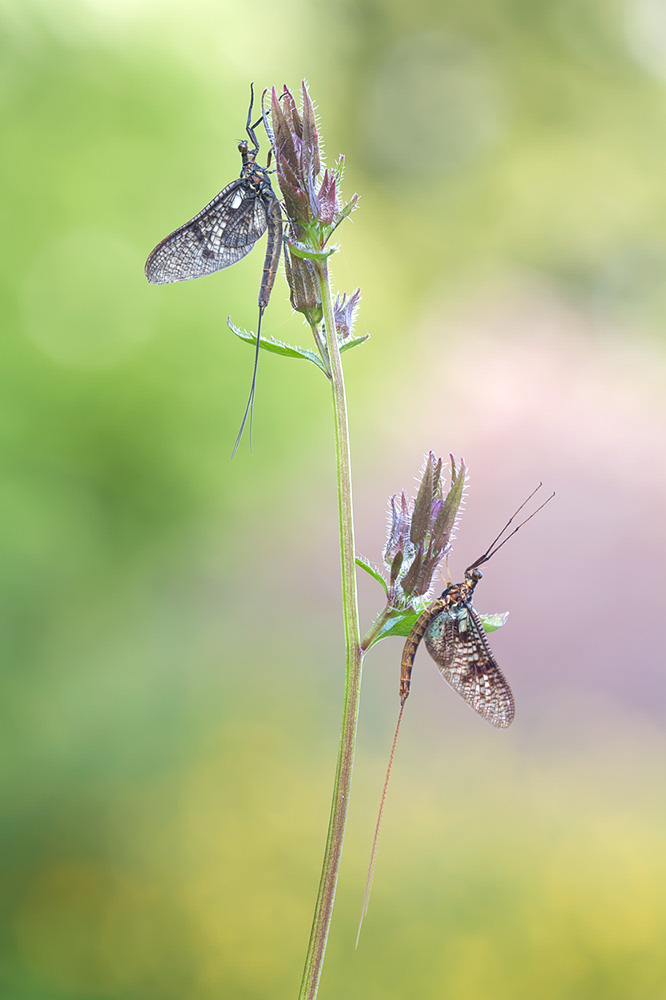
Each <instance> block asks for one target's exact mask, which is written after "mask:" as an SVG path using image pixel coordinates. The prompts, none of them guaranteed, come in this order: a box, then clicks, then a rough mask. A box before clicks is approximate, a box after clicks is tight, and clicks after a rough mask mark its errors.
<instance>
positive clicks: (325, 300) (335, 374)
mask: <svg viewBox="0 0 666 1000" xmlns="http://www.w3.org/2000/svg"><path fill="white" fill-rule="evenodd" d="M314 267H315V270H316V272H317V277H318V280H319V287H320V290H321V298H322V308H323V313H324V326H325V329H326V341H327V345H328V353H329V357H330V361H331V375H332V378H331V386H332V391H333V415H334V423H335V454H336V463H337V479H338V518H339V526H340V561H341V569H342V613H343V619H344V632H345V696H344V707H343V715H342V732H341V734H340V748H339V751H338V763H337V768H336V772H335V784H334V786H333V801H332V803H331V817H330V820H329V826H328V836H327V838H326V849H325V851H324V861H323V865H322V871H321V879H320V882H319V892H318V894H317V902H316V904H315V912H314V918H313V921H312V931H311V933H310V943H309V945H308V953H307V957H306V959H305V969H304V971H303V980H302V982H301V990H300V993H299V1000H314V998H315V997H316V996H317V991H318V989H319V979H320V977H321V971H322V967H323V964H324V955H325V952H326V942H327V939H328V931H329V928H330V926H331V917H332V915H333V903H334V901H335V890H336V888H337V884H338V875H339V873H340V862H341V859H342V845H343V841H344V835H345V827H346V825H347V812H348V809H349V793H350V790H351V778H352V769H353V766H354V749H355V746H356V725H357V721H358V710H359V703H360V698H361V668H362V665H363V654H362V652H361V646H360V639H359V624H358V602H357V596H356V566H355V563H354V556H355V545H354V518H353V510H352V483H351V459H350V453H349V427H348V423H347V403H346V399H345V385H344V378H343V374H342V361H341V358H340V349H339V346H338V337H337V333H336V329H335V320H334V314H333V299H332V296H331V287H330V282H329V276H328V266H327V262H326V260H320V261H317V262H316V263H315V264H314Z"/></svg>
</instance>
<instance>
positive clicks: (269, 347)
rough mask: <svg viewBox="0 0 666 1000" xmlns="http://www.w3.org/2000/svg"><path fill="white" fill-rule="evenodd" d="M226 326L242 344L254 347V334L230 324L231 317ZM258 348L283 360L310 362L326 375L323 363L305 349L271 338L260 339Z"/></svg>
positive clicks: (312, 352) (315, 354)
mask: <svg viewBox="0 0 666 1000" xmlns="http://www.w3.org/2000/svg"><path fill="white" fill-rule="evenodd" d="M227 326H228V327H229V329H230V330H231V331H232V332H233V333H235V334H236V336H237V337H238V338H239V339H240V340H242V341H243V342H244V343H246V344H252V345H256V343H257V335H256V333H252V332H250V331H248V330H241V329H240V327H237V326H235V325H234V323H232V322H231V317H228V318H227ZM259 347H260V349H261V350H262V351H268V352H269V353H270V354H280V355H281V356H282V357H283V358H299V359H301V360H302V361H311V362H312V364H313V365H316V366H317V368H320V369H321V370H322V371H323V373H324V375H326V368H325V366H324V362H323V361H322V359H321V358H320V356H319V355H318V354H317V353H316V352H315V351H309V350H308V349H307V348H305V347H293V346H292V345H291V344H283V343H282V341H281V340H275V339H274V338H273V337H271V339H270V340H268V339H267V338H266V337H262V338H261V339H260V341H259Z"/></svg>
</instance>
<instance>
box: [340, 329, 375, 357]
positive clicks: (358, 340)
mask: <svg viewBox="0 0 666 1000" xmlns="http://www.w3.org/2000/svg"><path fill="white" fill-rule="evenodd" d="M369 338H370V334H369V333H364V334H363V336H362V337H354V338H353V339H352V340H344V341H343V342H342V343H341V344H340V354H342V352H343V351H348V350H350V348H352V347H358V345H359V344H363V343H364V342H365V341H366V340H369Z"/></svg>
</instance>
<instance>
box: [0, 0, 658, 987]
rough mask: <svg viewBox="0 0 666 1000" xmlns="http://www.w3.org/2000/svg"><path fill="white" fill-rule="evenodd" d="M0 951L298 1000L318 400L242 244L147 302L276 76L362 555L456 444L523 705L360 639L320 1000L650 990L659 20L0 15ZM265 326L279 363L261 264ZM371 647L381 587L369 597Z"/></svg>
mask: <svg viewBox="0 0 666 1000" xmlns="http://www.w3.org/2000/svg"><path fill="white" fill-rule="evenodd" d="M0 12H1V13H0V17H1V19H2V30H1V32H0V38H1V41H0V45H1V47H2V58H1V60H0V115H1V118H2V133H3V156H2V160H1V161H0V171H1V175H2V194H3V198H2V201H3V206H4V213H3V215H4V221H3V226H2V241H1V245H2V251H1V252H2V270H1V277H0V300H1V302H2V316H3V321H2V330H3V337H2V344H3V350H2V365H1V366H0V380H1V381H2V420H1V422H0V426H1V428H2V477H1V480H0V498H1V500H0V509H1V510H2V517H1V518H0V546H1V549H2V551H1V559H0V566H1V567H2V571H1V584H0V585H1V587H2V595H1V599H0V607H1V609H2V615H3V619H4V623H3V628H2V639H3V647H4V649H3V657H2V661H3V697H2V702H1V704H2V717H3V718H2V739H3V753H2V825H1V828H2V851H1V858H2V862H1V863H2V867H3V872H2V904H1V912H2V933H1V934H0V953H1V957H0V970H1V971H0V993H1V995H2V996H3V997H7V998H9V1000H79V998H81V1000H83V998H85V1000H93V998H110V1000H151V998H155V1000H158V998H159V1000H172V998H173V1000H213V998H216V1000H217V998H219V997H233V998H234V1000H254V998H257V1000H259V998H262V1000H264V998H266V997H268V996H270V997H293V996H295V995H296V992H297V987H298V982H299V980H300V974H301V968H302V963H303V959H304V955H305V947H306V943H307V937H308V934H309V927H310V920H311V914H312V908H313V904H314V896H315V892H316V886H317V881H318V873H319V865H320V861H321V855H322V851H323V843H324V837H325V830H326V825H327V818H328V808H329V797H330V791H331V785H332V779H333V771H334V762H335V754H336V747H337V738H338V726H339V716H340V710H341V701H342V680H343V677H342V641H341V622H340V610H339V570H338V557H337V550H336V544H337V527H336V523H335V515H336V499H335V484H334V478H333V472H332V462H333V445H332V427H331V413H330V404H329V398H328V389H327V385H326V383H325V381H324V380H323V379H322V378H321V376H320V375H319V373H318V372H317V371H316V370H315V369H314V368H313V367H310V368H308V367H307V366H306V365H304V364H300V363H298V364H297V363H287V362H285V361H284V360H282V359H280V358H275V357H273V356H269V355H263V356H262V358H261V364H260V371H259V385H258V397H257V406H256V410H255V435H254V455H253V456H252V457H250V455H249V453H248V447H247V442H244V443H243V446H242V447H241V450H240V452H239V454H238V455H237V457H236V459H235V460H234V462H233V463H232V462H230V451H231V447H232V444H233V441H234V438H235V435H236V431H237V428H238V424H239V422H240V417H241V414H242V411H243V407H244V405H245V400H246V395H247V391H248V387H249V378H250V371H251V361H252V355H251V352H250V351H249V350H248V348H247V347H246V346H245V345H244V344H242V343H240V342H239V341H237V340H236V339H235V338H234V337H233V336H232V335H231V333H230V332H229V330H228V329H227V327H226V317H227V315H229V314H231V315H232V317H233V318H234V320H235V321H236V322H237V323H238V324H240V325H242V326H246V327H252V328H253V327H254V324H255V322H256V314H257V307H256V297H257V291H258V283H259V278H260V272H261V264H262V255H263V250H262V249H260V248H259V247H258V248H257V249H256V250H255V252H254V253H253V254H250V255H249V256H248V257H247V258H246V259H245V260H244V261H243V262H241V263H240V264H238V265H237V266H235V267H234V268H233V270H230V271H225V272H222V273H221V274H218V275H215V276H213V277H210V278H206V279H205V280H201V281H197V282H189V283H188V282H186V283H183V284H181V285H172V286H164V287H151V286H149V285H148V283H147V282H146V281H145V278H144V276H143V263H144V260H145V257H146V255H147V253H148V252H149V250H150V249H151V248H152V246H153V245H154V244H155V243H156V242H158V240H159V239H161V238H162V237H163V236H164V235H165V234H166V233H167V232H169V231H170V230H171V229H173V228H174V227H176V226H177V225H179V224H181V223H182V222H184V221H185V220H186V219H188V218H190V217H191V216H192V215H193V214H195V213H196V212H197V211H199V209H200V208H201V207H202V206H203V205H204V204H205V203H206V202H207V201H208V200H209V199H210V198H211V197H212V196H213V195H214V194H215V193H216V192H217V191H218V190H220V189H221V188H222V187H223V186H224V185H225V184H227V183H228V182H229V181H230V180H232V179H233V178H235V177H236V176H237V175H238V171H239V157H238V153H237V150H236V142H237V141H238V139H239V138H242V137H243V129H244V124H245V115H246V109H247V101H248V90H249V83H250V81H251V80H254V81H255V84H256V86H257V87H258V88H259V90H261V89H262V88H263V87H264V86H269V85H272V84H275V85H276V86H278V87H279V86H281V85H282V84H283V83H285V82H286V83H287V84H289V85H290V86H291V87H292V88H294V89H296V88H298V86H299V84H300V80H301V79H302V78H303V77H306V78H307V79H308V80H309V82H310V87H311V93H312V95H313V98H314V99H315V101H316V103H317V105H318V107H319V112H320V115H321V127H322V134H323V138H324V142H325V145H326V149H327V151H328V154H329V157H330V159H331V160H332V159H334V158H335V157H336V156H337V154H338V153H339V152H344V153H345V155H346V158H347V174H346V177H345V194H346V195H347V197H350V196H351V194H352V193H353V192H354V191H358V192H359V193H360V194H361V201H360V205H359V209H358V211H357V212H356V213H355V215H354V217H353V223H346V224H345V226H344V229H343V230H341V232H340V241H339V242H340V243H341V244H342V253H341V254H339V255H338V256H337V257H336V258H335V260H334V262H333V269H334V277H335V280H336V283H337V286H338V287H339V288H340V289H341V290H346V291H347V292H352V291H353V290H354V288H355V287H356V286H357V285H360V286H361V288H362V291H363V296H364V299H363V307H362V311H361V314H360V317H359V324H358V330H359V331H360V332H366V331H367V332H369V333H370V334H371V339H370V341H369V342H368V343H367V344H365V345H364V346H363V347H362V348H360V349H358V350H356V351H353V352H351V353H350V354H348V355H346V356H345V357H346V371H347V378H348V395H349V405H350V419H351V431H352V445H353V459H354V469H355V491H356V497H355V498H356V510H357V533H358V539H357V540H358V545H359V549H360V550H361V551H362V552H363V553H364V555H366V556H367V557H368V558H370V559H371V560H373V561H378V560H379V558H380V553H381V549H382V546H383V540H384V530H385V511H386V502H387V498H388V496H389V495H390V494H391V493H393V492H395V491H397V490H399V489H401V488H403V487H405V488H407V489H408V490H412V489H413V485H414V477H415V476H416V474H417V472H418V470H419V467H420V465H421V463H422V458H423V455H424V453H425V452H427V450H428V449H430V448H432V449H433V450H434V451H435V452H437V453H438V454H444V455H446V454H448V452H450V451H451V452H454V453H455V454H456V455H458V456H459V455H463V456H464V457H465V459H466V460H467V463H468V465H469V467H470V470H471V486H470V491H469V495H468V502H467V511H466V513H465V516H464V518H463V522H462V525H461V528H460V532H459V539H458V542H457V544H456V547H455V549H454V553H453V556H452V559H451V569H452V573H453V575H454V577H460V576H461V575H462V571H463V570H464V567H465V566H466V565H467V564H468V563H469V562H470V561H471V560H472V559H473V558H475V557H476V556H478V555H479V553H480V552H482V551H483V550H484V549H485V548H486V546H487V544H488V542H489V541H490V539H491V538H492V537H493V536H494V534H495V533H496V532H497V531H498V530H499V528H500V527H501V525H502V523H503V522H504V521H505V520H506V518H507V517H508V516H509V514H510V513H511V512H512V511H513V510H514V509H515V507H516V506H517V504H518V503H519V502H520V501H521V500H522V499H523V498H524V497H525V496H526V495H527V494H528V493H529V492H530V490H531V489H532V488H533V487H534V485H536V483H537V482H538V481H539V480H543V481H544V484H545V486H546V487H547V489H548V490H549V491H550V490H551V489H555V490H557V498H556V500H555V501H553V503H552V504H550V505H549V507H548V508H547V509H546V510H545V511H544V512H543V513H542V514H540V515H539V517H538V518H537V519H535V520H534V521H532V522H531V524H530V526H529V528H526V529H525V530H524V531H523V532H521V533H520V535H519V536H518V537H517V538H516V539H515V540H514V541H512V542H511V544H510V545H509V546H507V547H506V548H505V549H503V551H502V553H501V554H500V555H498V557H497V559H496V560H494V561H493V563H492V564H491V565H490V566H488V568H487V571H486V574H485V578H484V581H483V584H482V585H481V586H480V587H479V590H478V592H477V605H478V607H479V608H480V610H482V611H502V610H507V609H508V610H510V611H511V617H510V619H509V623H508V625H507V626H506V628H505V629H503V630H502V631H501V632H499V633H497V634H496V635H494V636H493V646H494V649H495V651H496V654H497V657H498V659H499V661H500V663H501V664H502V666H503V668H504V670H505V672H506V674H507V676H508V678H509V680H510V682H511V684H512V686H513V689H514V693H515V696H516V702H517V716H516V722H515V723H514V726H513V727H512V728H511V730H509V731H508V732H496V731H494V730H492V729H491V728H490V727H488V726H484V724H483V723H482V722H481V720H479V719H478V718H477V717H476V716H474V714H473V713H472V712H470V711H468V709H467V708H465V706H464V705H463V704H462V703H461V702H459V700H458V699H456V698H455V697H454V696H453V695H452V694H451V693H450V692H449V691H448V689H447V688H446V687H445V685H443V684H442V682H441V680H440V678H439V677H438V675H437V671H436V669H434V667H433V664H432V663H431V662H430V661H429V659H428V657H427V655H426V654H425V653H421V655H420V656H419V659H418V661H417V667H416V670H415V674H414V687H413V694H412V697H411V698H410V702H409V705H408V711H407V712H406V716H405V724H404V726H403V731H402V734H401V740H400V744H399V748H398V755H397V758H396V765H395V770H394V776H393V780H392V786H391V790H390V795H389V799H388V804H387V809H386V816H385V824H384V831H383V836H382V841H381V845H380V852H379V860H378V865H377V872H376V877H375V883H374V892H373V897H372V900H371V902H370V909H369V912H368V916H367V919H366V923H365V926H364V929H363V935H362V938H361V944H360V947H359V949H358V951H356V952H355V951H354V948H353V942H354V936H355V928H356V922H357V919H358V916H359V910H360V904H361V897H362V893H363V884H364V878H365V868H366V865H367V860H368V853H369V848H370V841H371V836H372V830H373V827H374V818H375V812H376V808H377V805H378V799H379V794H380V789H381V782H382V780H383V773H384V767H385V761H386V757H387V754H388V749H389V746H390V740H391V736H392V730H393V725H394V723H395V718H396V715H397V708H398V697H397V688H398V672H399V656H400V643H399V641H398V640H388V641H386V642H385V643H383V644H382V645H381V646H380V647H379V648H378V649H377V650H375V651H373V653H372V654H371V656H369V657H368V660H367V664H366V674H365V679H364V684H365V687H364V698H363V705H362V713H361V720H360V729H359V748H358V753H357V768H356V776H355V785H354V790H353V798H352V806H351V815H350V823H349V829H348V836H347V843H346V851H345V858H344V865H343V871H342V877H341V882H340V888H339V892H338V899H337V907H336V913H335V918H334V923H333V928H332V932H331V936H330V941H329V953H328V960H327V965H326V967H325V970H324V975H323V979H322V986H321V996H322V998H329V997H331V998H332V997H346V998H365V1000H367V998H389V997H396V998H397V997H414V996H418V997H420V998H440V997H449V996H451V997H454V996H455V997H457V998H463V1000H477V998H479V1000H481V998H484V1000H485V998H489V997H493V998H494V1000H501V998H504V997H506V998H509V997H515V996H517V995H523V996H525V995H528V996H538V997H539V998H546V1000H550V998H554V1000H560V998H562V1000H564V998H567V1000H570V998H578V997H585V998H593V997H603V998H604V1000H615V998H618V1000H620V998H631V1000H657V998H664V997H666V953H665V951H664V947H663V942H664V938H665V934H666V892H665V888H666V879H665V875H666V872H665V868H666V860H665V857H666V855H665V853H664V837H665V836H666V809H665V803H664V794H663V775H664V763H665V757H666V740H665V738H664V713H665V710H666V697H665V695H666V675H665V673H664V654H663V637H662V636H663V627H662V622H663V609H664V600H665V598H666V592H665V587H664V582H663V579H664V557H665V556H666V529H665V527H664V524H665V519H664V509H665V505H666V472H665V466H664V458H665V451H666V449H665V446H664V442H665V430H666V401H665V399H666V397H665V392H664V389H665V387H666V377H665V376H666V353H665V350H664V329H665V325H666V280H665V279H666V185H665V184H664V161H665V160H666V90H665V86H666V13H665V11H664V7H663V5H662V4H660V3H658V2H654V0H626V2H620V0H617V2H615V0H557V2H553V0H547V2H546V0H532V2H531V3H524V2H518V0H475V2H473V3H468V4H464V5H460V4H458V3H454V2H451V0H444V2H443V0H437V2H432V0H415V2H412V3H410V4H407V5H405V4H402V3H398V2H394V0H389V2H385V0H382V2H379V0H331V2H329V3H326V4H324V3H321V2H308V0H282V2H280V3H268V2H266V0H257V2H255V3H253V4H241V3H238V2H226V3H225V2H220V3H212V2H206V0H188V2H187V3H185V2H184V0H165V2H160V0H115V2H111V0H78V2H77V0H72V2H70V3H67V2H53V0H41V2H40V0H23V2H22V3H21V4H16V3H11V2H9V0H5V2H3V3H2V4H1V5H0ZM265 332H266V333H267V334H273V335H275V336H276V337H278V338H280V339H284V340H287V341H291V342H300V343H303V344H305V345H306V346H307V344H308V340H307V331H306V329H305V328H304V327H303V325H302V324H301V322H300V320H299V319H298V318H294V317H292V316H291V312H290V309H289V306H288V297H287V290H286V286H285V284H284V281H283V279H282V278H281V277H280V278H279V279H278V283H277V284H276V288H275V290H274V293H273V299H272V302H271V305H270V308H269V310H268V312H267V314H266V318H265ZM360 585H361V603H362V620H363V623H364V626H365V627H367V625H368V624H369V622H370V621H371V619H372V616H373V615H374V614H375V613H376V611H377V609H378V607H379V603H380V594H379V592H378V588H377V587H376V584H373V582H372V581H370V580H365V579H364V580H362V581H361V583H360Z"/></svg>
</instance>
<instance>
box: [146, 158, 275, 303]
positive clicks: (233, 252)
mask: <svg viewBox="0 0 666 1000" xmlns="http://www.w3.org/2000/svg"><path fill="white" fill-rule="evenodd" d="M267 226H268V216H267V212H266V206H265V205H264V202H263V201H262V200H261V199H260V198H257V197H256V195H255V193H254V191H252V190H251V189H248V186H247V183H246V181H245V180H243V179H242V178H239V179H238V180H235V181H232V182H231V184H227V186H226V187H225V188H224V190H223V191H220V193H219V194H218V195H217V196H216V197H215V198H213V200H212V201H211V202H209V203H208V205H206V207H205V208H202V210H201V211H200V212H199V213H198V215H195V216H194V218H193V219H190V221H189V222H186V223H185V225H183V226H180V227H179V228H178V229H176V230H174V232H173V233H170V234H169V235H168V236H165V238H164V239H163V240H162V241H161V242H160V243H158V244H157V246H156V247H155V249H154V250H153V251H152V252H151V253H150V255H149V257H148V260H147V261H146V268H145V270H146V277H147V278H148V281H150V282H151V283H152V284H154V285H165V284H168V283H169V282H172V281H189V280H190V279H191V278H201V277H203V276H204V275H206V274H213V273H214V272H215V271H221V270H222V268H225V267H230V266H231V264H235V263H236V262H237V261H239V260H241V258H243V257H245V255H246V254H248V253H249V252H250V250H252V248H253V246H254V244H255V243H256V242H257V240H258V239H259V238H260V237H261V236H263V234H264V233H265V232H266V228H267Z"/></svg>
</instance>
